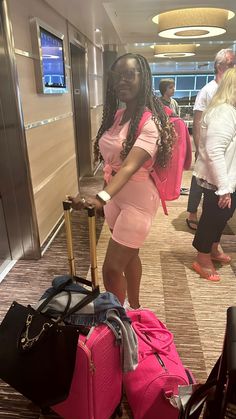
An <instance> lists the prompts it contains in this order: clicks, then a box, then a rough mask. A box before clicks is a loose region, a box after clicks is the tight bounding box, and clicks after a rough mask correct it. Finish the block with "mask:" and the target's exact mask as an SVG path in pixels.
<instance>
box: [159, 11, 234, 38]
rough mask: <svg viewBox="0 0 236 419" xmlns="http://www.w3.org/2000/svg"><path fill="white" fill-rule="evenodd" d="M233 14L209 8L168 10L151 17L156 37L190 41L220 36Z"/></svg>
mask: <svg viewBox="0 0 236 419" xmlns="http://www.w3.org/2000/svg"><path fill="white" fill-rule="evenodd" d="M234 15H235V14H234V12H232V11H230V10H225V9H216V8H210V7H208V8H207V7H200V8H189V9H179V10H170V11H169V12H164V13H160V14H159V15H156V16H154V17H153V19H152V21H153V22H154V23H156V24H157V25H158V35H159V36H161V37H164V38H177V39H187V38H188V39H192V38H207V37H210V36H218V35H222V34H223V33H225V32H226V27H227V22H228V20H229V19H232V18H233V17H234Z"/></svg>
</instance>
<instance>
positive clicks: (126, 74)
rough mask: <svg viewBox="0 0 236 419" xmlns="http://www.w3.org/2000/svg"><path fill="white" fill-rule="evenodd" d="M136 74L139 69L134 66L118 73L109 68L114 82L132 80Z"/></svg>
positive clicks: (138, 72)
mask: <svg viewBox="0 0 236 419" xmlns="http://www.w3.org/2000/svg"><path fill="white" fill-rule="evenodd" d="M136 74H140V71H138V70H135V69H134V68H132V69H130V70H125V71H122V72H120V73H119V72H118V71H113V70H110V76H111V79H112V82H113V83H114V84H118V83H119V82H120V81H121V80H125V81H128V82H132V81H134V80H135V77H136Z"/></svg>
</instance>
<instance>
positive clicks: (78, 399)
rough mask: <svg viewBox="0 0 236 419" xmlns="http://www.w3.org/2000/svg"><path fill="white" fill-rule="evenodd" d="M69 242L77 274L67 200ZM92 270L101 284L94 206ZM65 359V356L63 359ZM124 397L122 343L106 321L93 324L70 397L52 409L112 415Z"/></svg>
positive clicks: (72, 416)
mask: <svg viewBox="0 0 236 419" xmlns="http://www.w3.org/2000/svg"><path fill="white" fill-rule="evenodd" d="M63 205H64V212H65V220H66V232H67V244H68V253H69V262H70V267H71V274H72V275H75V267H74V256H73V246H72V237H71V225H70V203H68V202H64V203H63ZM88 215H89V217H88V218H89V234H90V256H91V274H92V281H93V284H94V285H97V283H98V280H97V267H96V232H95V216H94V209H91V210H89V211H88ZM62 362H63V360H62ZM121 397H122V369H121V360H120V347H119V345H117V344H116V341H115V336H114V334H113V332H112V331H111V329H110V328H109V327H107V326H106V325H99V326H96V327H94V328H92V329H91V330H90V332H89V334H88V335H87V336H83V335H81V334H80V337H79V340H78V346H77V356H76V364H75V370H74V375H73V379H72V383H71V388H70V393H69V396H68V398H67V399H66V400H65V401H63V402H61V403H59V404H57V405H54V406H51V408H52V410H54V411H55V412H56V413H58V414H59V415H60V416H61V417H62V418H64V419H109V418H110V417H111V416H112V415H113V413H114V412H115V411H116V410H117V413H118V414H119V413H120V411H119V404H120V401H121Z"/></svg>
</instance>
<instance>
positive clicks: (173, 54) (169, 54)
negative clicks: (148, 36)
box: [153, 44, 199, 58]
mask: <svg viewBox="0 0 236 419" xmlns="http://www.w3.org/2000/svg"><path fill="white" fill-rule="evenodd" d="M198 46H199V44H172V45H170V44H165V45H154V46H153V48H154V57H158V58H182V57H183V58H184V57H191V56H192V55H195V54H196V48H197V47H198Z"/></svg>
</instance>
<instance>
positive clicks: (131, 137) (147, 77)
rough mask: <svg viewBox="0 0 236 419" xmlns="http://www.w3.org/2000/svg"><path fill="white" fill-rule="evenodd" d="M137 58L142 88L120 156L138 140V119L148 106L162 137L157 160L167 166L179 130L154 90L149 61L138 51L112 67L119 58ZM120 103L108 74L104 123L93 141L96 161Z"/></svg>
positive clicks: (162, 165)
mask: <svg viewBox="0 0 236 419" xmlns="http://www.w3.org/2000/svg"><path fill="white" fill-rule="evenodd" d="M126 57H127V58H135V59H136V60H137V62H138V65H139V67H140V73H141V77H140V89H139V93H138V95H137V105H136V110H135V112H134V113H133V116H132V117H131V120H130V124H129V129H128V133H127V138H126V140H125V141H124V142H123V149H122V151H121V159H122V160H124V159H125V157H126V156H127V155H128V153H129V152H130V150H131V148H132V146H133V144H134V143H135V140H136V134H137V129H138V125H139V121H140V120H141V118H142V115H143V112H144V111H145V108H148V109H149V110H150V111H151V112H152V119H153V121H154V122H155V124H156V126H157V128H158V131H159V135H160V138H159V140H158V151H157V157H156V163H157V164H158V165H160V166H161V167H165V166H166V165H167V163H168V161H169V159H170V158H171V155H172V148H173V144H174V142H175V139H176V133H175V130H174V127H173V125H172V124H171V123H170V121H169V118H168V116H167V115H166V113H165V111H164V108H163V105H162V103H161V101H160V100H159V99H158V97H157V96H156V95H155V94H154V92H153V90H152V75H151V70H150V67H149V64H148V62H147V60H146V58H144V57H143V56H142V55H139V54H131V53H128V54H124V55H122V56H121V57H119V58H118V59H117V60H116V61H115V62H114V63H113V64H112V66H111V70H114V68H115V65H116V64H117V62H118V61H119V60H120V59H122V58H126ZM118 107H119V100H118V98H117V96H116V92H115V89H114V84H113V80H112V78H111V76H110V75H108V80H107V90H106V98H105V105H104V108H103V117H102V123H101V126H100V128H99V130H98V133H97V137H96V140H95V144H94V158H95V161H98V160H100V161H102V156H101V154H100V151H99V140H100V138H101V136H102V135H103V133H104V132H105V131H107V130H108V129H109V128H110V127H111V126H112V125H113V123H114V119H115V114H116V111H117V109H118Z"/></svg>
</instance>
